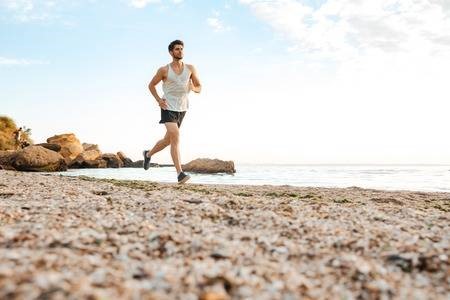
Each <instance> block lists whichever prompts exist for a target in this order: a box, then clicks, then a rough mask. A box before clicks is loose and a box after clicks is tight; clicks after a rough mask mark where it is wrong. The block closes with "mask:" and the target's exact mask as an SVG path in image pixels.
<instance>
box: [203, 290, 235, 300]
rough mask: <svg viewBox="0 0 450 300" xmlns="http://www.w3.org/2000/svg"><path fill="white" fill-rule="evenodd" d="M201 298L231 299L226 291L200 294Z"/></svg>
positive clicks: (213, 299) (206, 299) (204, 299)
mask: <svg viewBox="0 0 450 300" xmlns="http://www.w3.org/2000/svg"><path fill="white" fill-rule="evenodd" d="M199 299H200V300H227V299H230V298H229V297H228V296H227V295H226V294H225V293H217V292H206V293H202V294H201V295H200V298H199Z"/></svg>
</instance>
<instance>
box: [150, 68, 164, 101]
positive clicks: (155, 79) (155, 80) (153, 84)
mask: <svg viewBox="0 0 450 300" xmlns="http://www.w3.org/2000/svg"><path fill="white" fill-rule="evenodd" d="M163 74H164V69H163V68H159V69H158V71H157V72H156V74H155V76H153V78H152V80H151V81H150V83H149V84H148V89H149V90H150V93H152V95H153V97H155V99H156V101H157V102H158V104H159V106H160V107H161V108H164V109H166V108H167V103H166V101H165V100H164V99H162V98H161V97H159V95H158V92H157V91H156V85H157V84H158V83H160V82H161V80H163Z"/></svg>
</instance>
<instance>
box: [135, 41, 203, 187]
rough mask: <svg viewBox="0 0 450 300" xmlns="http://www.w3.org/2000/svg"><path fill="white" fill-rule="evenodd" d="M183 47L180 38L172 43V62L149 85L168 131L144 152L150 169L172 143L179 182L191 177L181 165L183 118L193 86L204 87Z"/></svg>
mask: <svg viewBox="0 0 450 300" xmlns="http://www.w3.org/2000/svg"><path fill="white" fill-rule="evenodd" d="M183 48H184V44H183V42H182V41H180V40H175V41H173V42H171V43H170V45H169V53H170V56H172V62H171V63H169V64H168V65H166V66H163V67H161V68H159V69H158V71H157V72H156V75H155V76H154V77H153V79H152V80H151V81H150V83H149V85H148V88H149V90H150V92H151V93H152V95H153V97H155V99H156V101H157V102H158V105H159V107H160V108H161V121H159V123H160V124H164V125H165V126H166V130H167V131H166V135H165V136H164V138H163V139H161V140H159V141H158V142H157V143H156V144H155V146H154V147H153V148H152V149H151V150H145V151H144V153H143V155H144V169H145V170H148V169H149V167H150V160H151V157H152V156H153V155H155V153H157V152H159V151H161V150H163V149H164V148H166V147H167V146H169V145H170V154H171V156H172V160H173V164H174V165H175V168H176V170H177V174H178V183H185V182H186V181H188V180H189V178H190V176H189V175H187V174H186V173H184V172H183V170H182V169H181V162H180V160H181V158H180V145H179V141H180V126H181V122H182V121H183V118H184V116H185V114H186V111H187V110H188V108H189V100H188V94H189V92H190V91H191V90H192V91H194V92H195V93H200V91H201V90H202V85H201V84H200V80H199V78H198V75H197V71H196V70H195V68H194V66H193V65H188V64H185V63H184V62H183ZM161 80H162V81H163V84H162V88H163V92H164V95H163V96H162V97H159V95H158V92H157V91H156V85H157V84H158V83H159V82H160V81H161Z"/></svg>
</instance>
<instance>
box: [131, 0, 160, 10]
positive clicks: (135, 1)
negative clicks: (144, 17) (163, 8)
mask: <svg viewBox="0 0 450 300" xmlns="http://www.w3.org/2000/svg"><path fill="white" fill-rule="evenodd" d="M160 2H161V1H160V0H131V2H130V4H131V6H133V7H136V8H143V7H146V6H147V5H149V4H154V3H160Z"/></svg>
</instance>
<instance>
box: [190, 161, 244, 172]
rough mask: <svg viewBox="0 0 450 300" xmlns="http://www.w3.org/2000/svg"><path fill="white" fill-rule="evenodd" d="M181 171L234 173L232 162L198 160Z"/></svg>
mask: <svg viewBox="0 0 450 300" xmlns="http://www.w3.org/2000/svg"><path fill="white" fill-rule="evenodd" d="M183 171H186V172H194V173H209V174H211V173H228V174H232V173H236V169H235V168H234V162H233V161H223V160H220V159H209V158H198V159H195V160H193V161H191V162H189V163H187V164H185V165H183Z"/></svg>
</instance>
